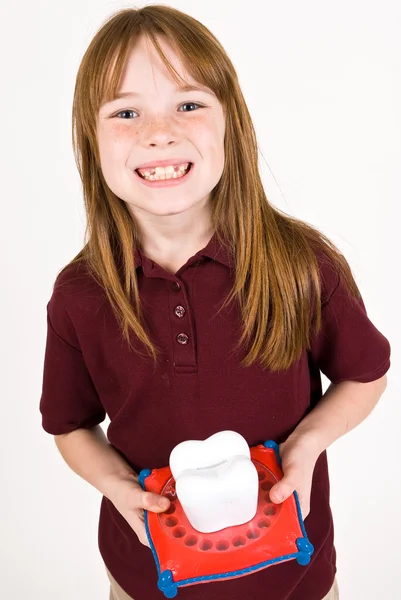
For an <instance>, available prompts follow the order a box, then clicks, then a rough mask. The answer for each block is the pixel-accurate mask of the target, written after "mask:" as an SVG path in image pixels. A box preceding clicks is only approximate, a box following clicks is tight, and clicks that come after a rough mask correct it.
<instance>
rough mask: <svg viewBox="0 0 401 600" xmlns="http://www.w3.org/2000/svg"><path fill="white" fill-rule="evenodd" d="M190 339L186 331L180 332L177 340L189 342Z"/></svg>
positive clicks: (182, 342) (183, 342)
mask: <svg viewBox="0 0 401 600" xmlns="http://www.w3.org/2000/svg"><path fill="white" fill-rule="evenodd" d="M188 341H189V337H188V336H187V334H186V333H179V334H178V335H177V342H179V343H180V344H188Z"/></svg>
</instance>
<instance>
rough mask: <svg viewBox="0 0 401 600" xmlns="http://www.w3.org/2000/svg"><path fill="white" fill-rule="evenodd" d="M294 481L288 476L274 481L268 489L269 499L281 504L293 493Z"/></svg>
mask: <svg viewBox="0 0 401 600" xmlns="http://www.w3.org/2000/svg"><path fill="white" fill-rule="evenodd" d="M295 489H296V483H295V482H294V481H291V479H290V478H286V477H283V479H282V480H281V481H279V482H278V483H276V484H275V485H274V486H273V487H272V488H271V490H270V499H271V501H272V502H274V503H275V504H281V502H284V500H287V498H289V497H290V496H291V494H293V493H294V490H295Z"/></svg>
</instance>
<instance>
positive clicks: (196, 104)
mask: <svg viewBox="0 0 401 600" xmlns="http://www.w3.org/2000/svg"><path fill="white" fill-rule="evenodd" d="M181 106H197V107H198V108H204V107H203V106H202V104H198V103H197V102H184V104H181ZM180 112H194V111H193V110H184V111H180ZM124 113H125V114H126V113H136V114H138V113H137V112H136V111H135V110H132V109H130V108H126V109H124V110H120V112H118V113H117V114H115V115H114V116H115V117H118V116H119V115H123V114H124ZM122 118H123V119H124V117H122Z"/></svg>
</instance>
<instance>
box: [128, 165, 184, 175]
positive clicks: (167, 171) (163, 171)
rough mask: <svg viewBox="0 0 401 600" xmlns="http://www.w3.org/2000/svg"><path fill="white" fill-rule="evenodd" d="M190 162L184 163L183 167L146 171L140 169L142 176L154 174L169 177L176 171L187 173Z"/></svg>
mask: <svg viewBox="0 0 401 600" xmlns="http://www.w3.org/2000/svg"><path fill="white" fill-rule="evenodd" d="M188 165H189V162H187V163H182V164H181V165H167V166H166V167H148V168H145V169H138V171H139V172H140V174H141V175H147V176H149V175H152V173H154V174H156V175H167V174H173V173H174V171H175V170H178V171H185V169H186V168H187V167H188Z"/></svg>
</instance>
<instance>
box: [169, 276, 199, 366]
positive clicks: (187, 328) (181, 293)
mask: <svg viewBox="0 0 401 600" xmlns="http://www.w3.org/2000/svg"><path fill="white" fill-rule="evenodd" d="M189 285H190V283H189ZM170 290H171V291H170V293H169V305H170V307H169V308H170V310H169V314H170V317H169V318H170V326H171V333H172V340H173V358H172V360H173V366H174V370H175V371H176V372H177V373H178V372H186V371H180V369H184V370H185V369H194V368H195V369H196V357H195V343H196V340H195V338H194V328H193V325H192V321H191V313H190V306H189V304H188V298H187V292H186V288H185V287H184V284H183V283H181V282H179V281H173V282H172V284H171V288H170ZM178 298H179V299H178ZM177 300H178V301H177ZM178 319H184V320H183V321H181V323H180V325H179V327H177V324H178ZM191 372H192V371H191Z"/></svg>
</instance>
